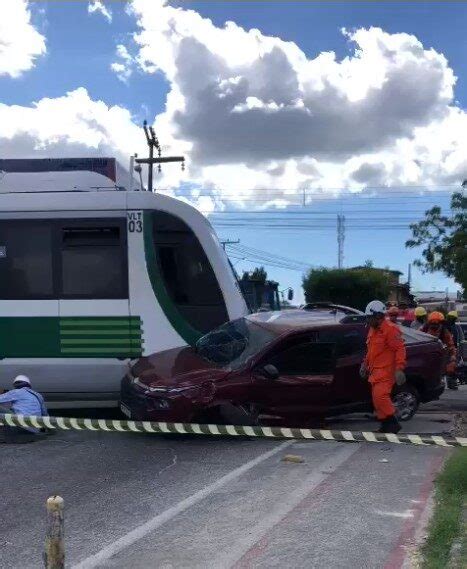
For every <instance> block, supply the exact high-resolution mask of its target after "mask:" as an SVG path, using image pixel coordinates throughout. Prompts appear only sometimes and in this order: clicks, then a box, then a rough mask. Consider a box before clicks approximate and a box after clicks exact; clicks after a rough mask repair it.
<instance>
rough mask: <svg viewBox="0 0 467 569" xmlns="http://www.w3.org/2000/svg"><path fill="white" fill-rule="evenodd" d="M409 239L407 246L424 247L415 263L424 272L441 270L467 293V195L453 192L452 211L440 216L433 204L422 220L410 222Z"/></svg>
mask: <svg viewBox="0 0 467 569" xmlns="http://www.w3.org/2000/svg"><path fill="white" fill-rule="evenodd" d="M410 229H411V230H412V239H408V240H407V241H406V243H405V246H406V247H408V248H413V247H423V249H422V258H421V259H417V260H416V261H415V262H414V265H416V266H417V267H420V268H421V269H422V271H423V272H427V273H433V272H435V271H442V272H443V273H444V274H446V275H447V276H448V277H452V278H453V279H454V280H455V281H456V282H457V283H458V284H460V285H461V287H462V288H463V290H464V293H465V292H467V197H466V195H465V192H455V193H454V194H453V195H452V198H451V214H450V215H442V211H441V208H440V207H439V206H434V207H432V208H431V209H429V210H427V211H426V212H425V219H423V220H422V221H419V222H418V223H412V224H411V225H410Z"/></svg>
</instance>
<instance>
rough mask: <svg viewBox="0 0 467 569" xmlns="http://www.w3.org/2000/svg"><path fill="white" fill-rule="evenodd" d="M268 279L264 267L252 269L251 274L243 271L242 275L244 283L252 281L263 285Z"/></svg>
mask: <svg viewBox="0 0 467 569" xmlns="http://www.w3.org/2000/svg"><path fill="white" fill-rule="evenodd" d="M267 278H268V273H267V272H266V269H265V268H264V267H256V269H254V270H253V271H251V272H248V271H245V272H244V273H243V275H242V280H244V281H246V280H249V279H251V280H253V281H258V282H260V283H265V282H266V279H267Z"/></svg>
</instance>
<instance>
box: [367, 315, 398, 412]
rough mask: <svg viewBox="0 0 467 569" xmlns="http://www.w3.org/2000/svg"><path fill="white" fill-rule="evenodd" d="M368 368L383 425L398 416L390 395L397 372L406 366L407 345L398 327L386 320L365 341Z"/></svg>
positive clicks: (374, 401) (374, 404)
mask: <svg viewBox="0 0 467 569" xmlns="http://www.w3.org/2000/svg"><path fill="white" fill-rule="evenodd" d="M366 345H367V353H366V356H365V365H366V367H367V368H368V371H369V374H370V375H369V378H368V381H369V382H370V384H371V395H372V398H373V406H374V408H375V411H376V415H377V417H378V419H379V420H380V421H382V420H383V419H387V418H388V417H392V416H393V415H394V413H395V409H394V405H393V404H392V401H391V391H392V388H393V386H394V383H395V373H396V370H403V369H404V368H405V363H406V353H405V344H404V340H403V339H402V334H401V331H400V330H399V327H398V326H397V325H396V324H393V323H392V322H389V321H388V320H383V322H381V325H380V326H379V327H378V328H370V331H369V332H368V338H367V341H366Z"/></svg>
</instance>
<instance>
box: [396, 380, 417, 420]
mask: <svg viewBox="0 0 467 569" xmlns="http://www.w3.org/2000/svg"><path fill="white" fill-rule="evenodd" d="M392 402H393V403H394V407H395V408H396V417H397V418H398V419H399V421H410V419H412V417H413V416H414V415H415V413H416V412H417V409H418V405H419V403H420V397H419V395H418V391H417V390H416V389H415V387H412V386H411V385H403V386H401V387H398V388H397V389H396V391H395V392H394V394H393V396H392Z"/></svg>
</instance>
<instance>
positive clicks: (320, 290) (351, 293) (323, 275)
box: [303, 267, 390, 310]
mask: <svg viewBox="0 0 467 569" xmlns="http://www.w3.org/2000/svg"><path fill="white" fill-rule="evenodd" d="M389 288H390V286H389V275H388V273H385V272H384V271H380V270H378V269H373V268H372V267H363V268H359V269H326V268H320V269H310V271H308V273H307V274H306V275H305V276H304V277H303V290H304V292H305V299H306V301H307V302H319V301H329V302H333V303H335V304H344V305H346V306H351V307H353V308H358V309H360V310H364V309H365V307H366V305H367V304H368V303H369V302H370V301H371V300H375V299H378V300H382V301H383V302H384V301H385V300H386V299H387V298H388V296H389Z"/></svg>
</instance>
